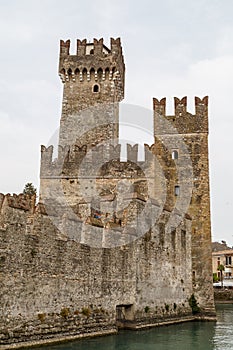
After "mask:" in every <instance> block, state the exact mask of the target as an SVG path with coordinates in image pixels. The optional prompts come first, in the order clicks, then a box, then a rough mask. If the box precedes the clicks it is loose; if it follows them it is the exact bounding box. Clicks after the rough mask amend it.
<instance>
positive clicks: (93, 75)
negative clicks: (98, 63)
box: [90, 68, 95, 80]
mask: <svg viewBox="0 0 233 350" xmlns="http://www.w3.org/2000/svg"><path fill="white" fill-rule="evenodd" d="M90 78H91V80H94V79H95V69H94V68H91V70H90Z"/></svg>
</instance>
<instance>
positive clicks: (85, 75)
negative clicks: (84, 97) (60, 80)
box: [82, 68, 87, 80]
mask: <svg viewBox="0 0 233 350" xmlns="http://www.w3.org/2000/svg"><path fill="white" fill-rule="evenodd" d="M82 73H83V80H86V79H87V69H86V68H84V69H83V72H82Z"/></svg>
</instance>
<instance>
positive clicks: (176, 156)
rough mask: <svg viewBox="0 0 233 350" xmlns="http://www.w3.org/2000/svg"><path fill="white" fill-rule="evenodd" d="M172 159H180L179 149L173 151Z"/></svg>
mask: <svg viewBox="0 0 233 350" xmlns="http://www.w3.org/2000/svg"><path fill="white" fill-rule="evenodd" d="M172 159H178V151H176V150H174V151H172Z"/></svg>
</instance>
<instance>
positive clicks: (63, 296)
mask: <svg viewBox="0 0 233 350" xmlns="http://www.w3.org/2000/svg"><path fill="white" fill-rule="evenodd" d="M10 200H11V197H8V203H6V202H5V204H4V205H3V206H2V211H1V231H0V232H1V236H0V237H1V238H0V239H1V258H0V261H1V265H0V269H1V270H0V271H1V285H2V288H1V292H0V293H1V298H0V303H1V305H0V310H1V317H0V320H1V321H0V343H1V344H7V343H13V342H15V343H17V342H22V341H28V340H34V341H38V340H39V339H50V338H56V339H58V338H59V337H61V336H66V337H69V336H72V335H78V334H90V333H92V334H95V333H96V332H100V333H101V332H102V333H103V334H104V333H106V332H114V331H116V318H117V315H116V307H117V305H128V306H132V310H131V315H130V317H129V319H128V316H127V315H126V316H125V319H124V320H123V321H124V322H128V321H130V326H131V327H134V326H136V325H140V324H141V325H143V324H147V323H150V324H151V323H156V322H160V321H161V320H164V321H165V320H171V319H174V318H180V317H182V316H184V315H190V314H191V309H190V307H189V305H188V301H187V299H188V298H189V297H190V295H191V293H192V286H191V283H190V280H191V263H190V262H191V259H190V257H191V242H190V237H191V236H190V220H189V219H185V223H183V224H182V225H180V226H179V227H178V228H177V230H176V232H175V233H173V236H171V235H167V234H166V233H165V232H164V223H165V222H166V220H167V218H168V217H169V212H164V215H163V216H162V217H161V221H160V223H159V224H158V226H156V227H155V228H154V229H153V230H152V231H151V232H149V233H148V234H147V235H146V236H144V237H143V238H140V239H138V240H137V241H135V242H133V243H131V244H130V245H126V246H121V247H116V248H112V249H106V248H105V249H98V248H93V247H89V246H87V245H84V244H80V243H77V242H76V241H74V240H72V239H70V238H69V237H64V236H63V237H62V238H61V236H60V233H59V232H58V230H57V228H56V227H54V226H53V224H52V222H51V220H50V218H49V217H48V216H47V215H44V214H42V213H41V212H43V206H42V205H41V204H40V205H38V206H37V207H36V208H35V213H34V214H32V211H34V208H33V206H31V199H29V198H27V199H24V205H21V202H20V200H19V201H18V204H19V205H17V208H16V207H15V205H14V206H12V203H11V202H10ZM17 200H18V199H17ZM17 200H16V201H17ZM182 230H183V231H184V230H185V232H186V233H187V236H186V237H187V238H186V239H185V241H183V243H182V232H183V231H182Z"/></svg>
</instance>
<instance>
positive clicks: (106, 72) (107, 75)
mask: <svg viewBox="0 0 233 350" xmlns="http://www.w3.org/2000/svg"><path fill="white" fill-rule="evenodd" d="M109 71H110V69H109V68H108V67H107V68H106V69H105V79H106V80H108V79H109Z"/></svg>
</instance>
